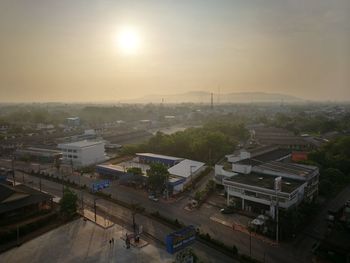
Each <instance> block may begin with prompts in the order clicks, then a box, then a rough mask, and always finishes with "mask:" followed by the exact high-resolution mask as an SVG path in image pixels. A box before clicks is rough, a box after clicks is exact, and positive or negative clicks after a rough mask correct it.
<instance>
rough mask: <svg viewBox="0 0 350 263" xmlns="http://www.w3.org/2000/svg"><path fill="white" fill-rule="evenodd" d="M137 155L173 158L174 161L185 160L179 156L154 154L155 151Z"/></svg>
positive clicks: (137, 154)
mask: <svg viewBox="0 0 350 263" xmlns="http://www.w3.org/2000/svg"><path fill="white" fill-rule="evenodd" d="M136 156H144V157H152V158H159V159H166V160H172V161H181V160H183V158H179V157H174V156H168V155H162V154H154V153H136Z"/></svg>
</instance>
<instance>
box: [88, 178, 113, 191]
mask: <svg viewBox="0 0 350 263" xmlns="http://www.w3.org/2000/svg"><path fill="white" fill-rule="evenodd" d="M110 184H111V182H110V180H103V181H100V182H96V183H93V184H92V191H93V192H97V191H100V190H102V189H104V188H107V187H109V186H110Z"/></svg>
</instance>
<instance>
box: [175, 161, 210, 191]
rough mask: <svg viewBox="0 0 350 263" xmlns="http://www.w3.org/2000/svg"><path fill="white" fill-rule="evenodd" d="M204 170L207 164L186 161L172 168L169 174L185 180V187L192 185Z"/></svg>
mask: <svg viewBox="0 0 350 263" xmlns="http://www.w3.org/2000/svg"><path fill="white" fill-rule="evenodd" d="M204 169H205V163H202V162H197V161H193V160H189V159H184V160H182V161H181V162H179V163H178V164H175V165H174V166H172V167H170V168H169V169H168V172H169V174H170V175H173V176H176V177H182V178H184V179H185V181H184V185H186V184H189V183H191V182H192V180H194V179H195V178H196V177H197V176H198V175H199V174H200V173H201V172H202V171H203V170H204ZM181 190H182V189H181Z"/></svg>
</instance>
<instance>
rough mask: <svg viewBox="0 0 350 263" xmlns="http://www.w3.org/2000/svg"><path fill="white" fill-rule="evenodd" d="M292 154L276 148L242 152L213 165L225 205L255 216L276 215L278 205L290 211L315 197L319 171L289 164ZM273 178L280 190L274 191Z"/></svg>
mask: <svg viewBox="0 0 350 263" xmlns="http://www.w3.org/2000/svg"><path fill="white" fill-rule="evenodd" d="M290 157H291V152H290V151H289V150H287V149H280V148H276V147H259V148H256V149H253V150H251V151H248V150H245V149H242V150H240V151H238V152H236V153H234V154H232V155H227V156H226V160H224V161H223V162H221V163H219V164H217V165H216V166H215V180H216V182H217V183H218V184H222V185H223V186H224V187H225V190H226V192H227V204H228V205H230V204H232V203H234V204H235V205H236V206H238V207H240V208H241V209H242V210H246V211H249V212H252V213H257V214H269V215H271V216H272V217H274V215H275V209H276V205H277V203H276V202H277V201H278V206H279V207H280V208H283V209H289V208H291V207H294V206H297V205H298V204H299V203H300V202H302V201H303V200H306V201H311V200H313V199H314V198H315V197H316V196H317V194H318V177H319V170H318V168H317V167H315V166H310V165H301V164H294V163H290ZM276 178H281V187H280V189H279V190H276V189H275V181H276Z"/></svg>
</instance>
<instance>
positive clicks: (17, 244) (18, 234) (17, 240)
mask: <svg viewBox="0 0 350 263" xmlns="http://www.w3.org/2000/svg"><path fill="white" fill-rule="evenodd" d="M18 245H19V226H18V225H17V246H18Z"/></svg>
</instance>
